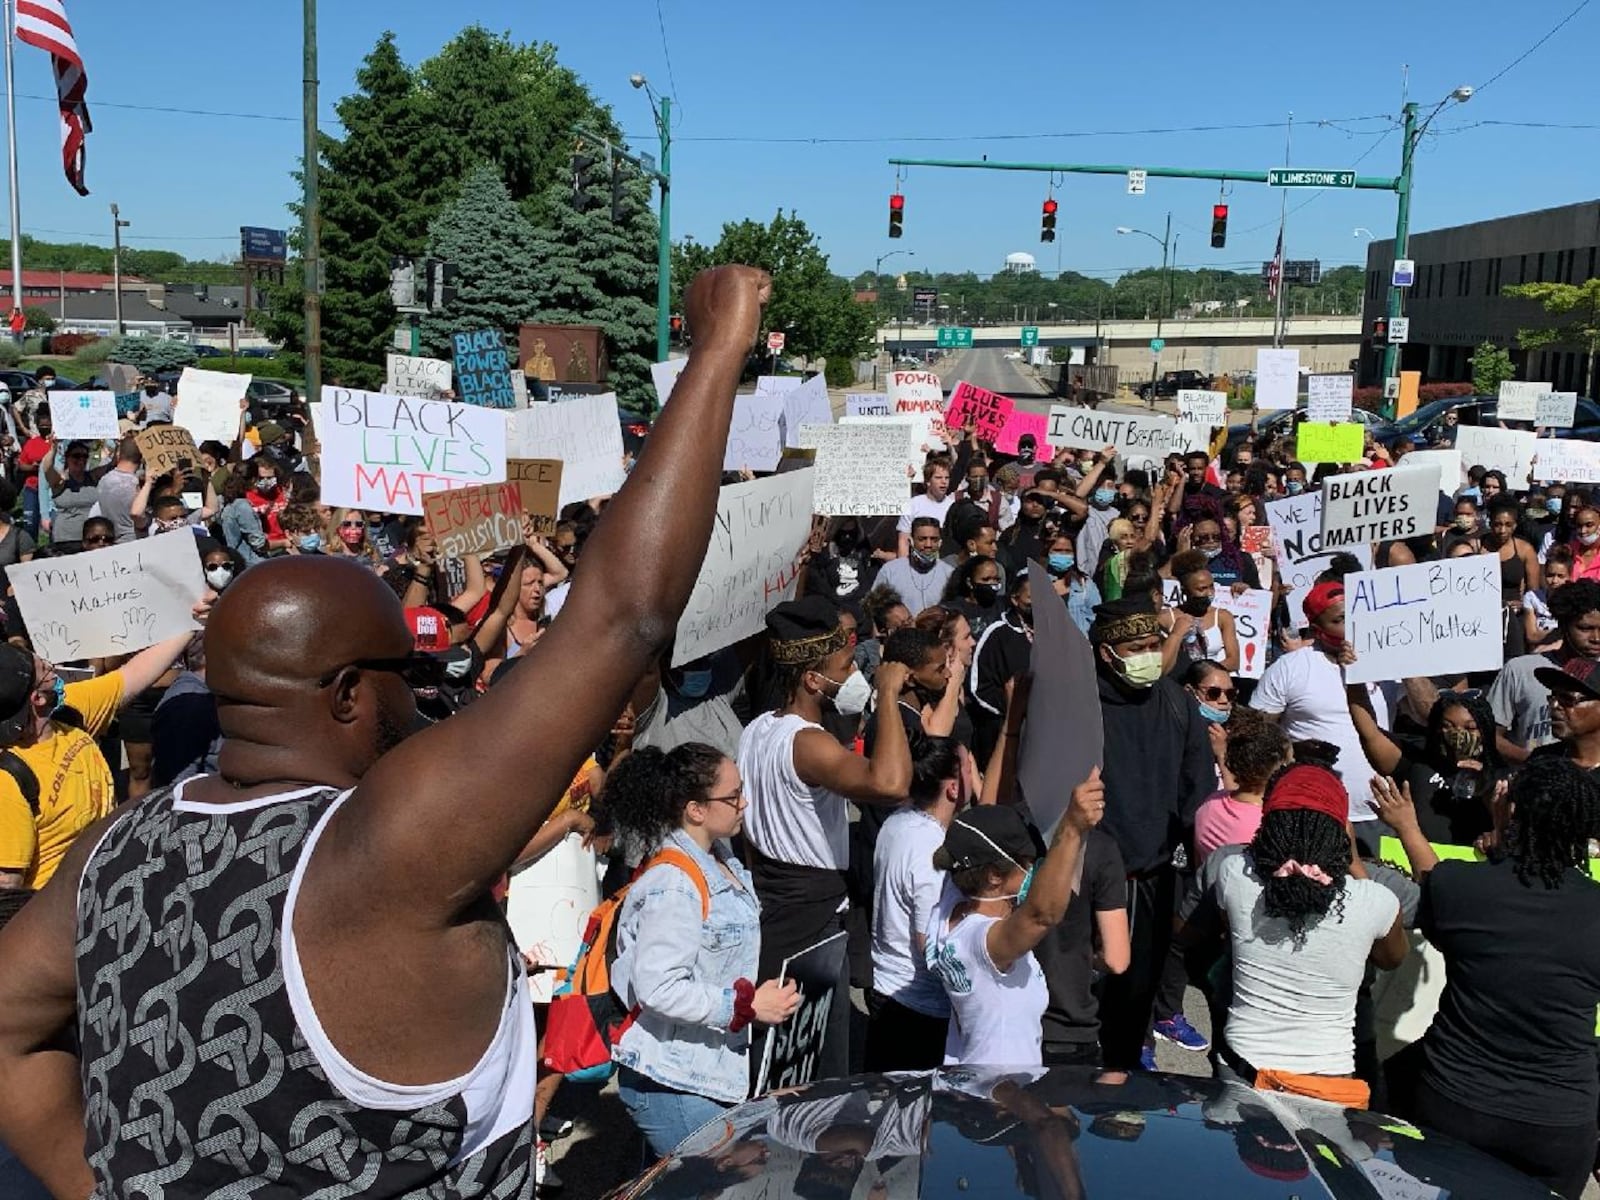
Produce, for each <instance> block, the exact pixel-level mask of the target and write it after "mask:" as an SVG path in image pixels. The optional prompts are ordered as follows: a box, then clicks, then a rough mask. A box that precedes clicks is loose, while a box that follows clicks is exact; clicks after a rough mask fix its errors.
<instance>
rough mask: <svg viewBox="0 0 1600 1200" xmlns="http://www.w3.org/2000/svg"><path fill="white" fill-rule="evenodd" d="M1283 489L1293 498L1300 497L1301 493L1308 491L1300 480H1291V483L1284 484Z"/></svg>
mask: <svg viewBox="0 0 1600 1200" xmlns="http://www.w3.org/2000/svg"><path fill="white" fill-rule="evenodd" d="M1283 487H1284V490H1285V491H1286V492H1288V493H1289V495H1291V496H1298V495H1299V494H1300V493H1301V492H1303V491H1305V490H1306V485H1305V484H1304V483H1303V482H1302V481H1301V480H1298V479H1291V480H1289V482H1288V483H1286V484H1284V485H1283Z"/></svg>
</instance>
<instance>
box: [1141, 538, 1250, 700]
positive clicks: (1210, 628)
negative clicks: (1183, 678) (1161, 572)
mask: <svg viewBox="0 0 1600 1200" xmlns="http://www.w3.org/2000/svg"><path fill="white" fill-rule="evenodd" d="M1211 561H1212V560H1209V559H1207V558H1206V556H1205V555H1204V554H1203V553H1202V552H1201V551H1199V550H1185V551H1183V552H1182V553H1181V554H1175V555H1173V558H1172V563H1171V569H1172V578H1173V579H1174V580H1175V581H1177V584H1178V586H1179V588H1180V589H1181V590H1182V594H1181V597H1180V599H1179V601H1178V603H1177V606H1176V607H1173V608H1166V609H1163V610H1162V612H1161V616H1160V621H1161V629H1162V634H1163V636H1164V638H1165V640H1164V641H1163V642H1162V643H1161V665H1162V667H1163V669H1164V670H1165V671H1167V672H1168V673H1170V672H1172V671H1180V670H1184V669H1186V667H1187V666H1188V664H1189V663H1194V662H1206V661H1209V662H1214V663H1216V664H1217V665H1218V666H1219V667H1221V668H1222V670H1223V672H1224V674H1229V673H1232V672H1234V671H1237V670H1238V669H1239V633H1238V630H1237V629H1236V628H1235V626H1234V620H1233V614H1232V613H1231V612H1225V611H1224V610H1222V609H1220V608H1217V607H1215V605H1214V603H1213V601H1214V600H1215V598H1216V593H1217V582H1216V580H1215V579H1214V578H1213V576H1212V574H1211V568H1210V565H1209V563H1210V562H1211Z"/></svg>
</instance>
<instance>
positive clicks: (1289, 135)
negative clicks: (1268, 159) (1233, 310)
mask: <svg viewBox="0 0 1600 1200" xmlns="http://www.w3.org/2000/svg"><path fill="white" fill-rule="evenodd" d="M1293 139H1294V114H1293V113H1290V114H1289V128H1288V130H1287V131H1286V132H1285V133H1284V135H1283V165H1284V166H1286V167H1287V166H1288V165H1289V148H1290V145H1291V143H1292V141H1293ZM1288 222H1289V189H1288V188H1284V189H1283V197H1282V200H1281V202H1280V204H1279V207H1278V297H1277V300H1278V309H1277V312H1276V313H1274V314H1273V317H1272V346H1273V348H1274V349H1276V350H1281V349H1282V348H1283V333H1284V329H1283V294H1284V292H1286V291H1288V290H1289V289H1288V286H1287V285H1286V284H1285V283H1284V279H1283V265H1284V258H1283V232H1284V226H1285V225H1287V224H1288Z"/></svg>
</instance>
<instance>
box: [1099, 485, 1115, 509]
mask: <svg viewBox="0 0 1600 1200" xmlns="http://www.w3.org/2000/svg"><path fill="white" fill-rule="evenodd" d="M1116 498H1117V489H1116V488H1108V487H1103V488H1095V490H1094V502H1095V504H1096V505H1097V506H1099V507H1100V508H1110V507H1111V502H1112V501H1113V500H1115V499H1116Z"/></svg>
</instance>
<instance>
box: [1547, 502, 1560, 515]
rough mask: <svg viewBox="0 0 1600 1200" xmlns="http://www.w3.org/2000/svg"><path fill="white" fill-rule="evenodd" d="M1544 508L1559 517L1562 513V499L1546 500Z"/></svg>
mask: <svg viewBox="0 0 1600 1200" xmlns="http://www.w3.org/2000/svg"><path fill="white" fill-rule="evenodd" d="M1544 509H1545V511H1546V512H1547V513H1549V514H1550V515H1551V516H1553V517H1559V516H1560V515H1561V501H1560V500H1546V501H1545V502H1544Z"/></svg>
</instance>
